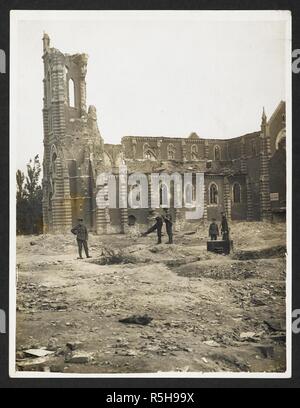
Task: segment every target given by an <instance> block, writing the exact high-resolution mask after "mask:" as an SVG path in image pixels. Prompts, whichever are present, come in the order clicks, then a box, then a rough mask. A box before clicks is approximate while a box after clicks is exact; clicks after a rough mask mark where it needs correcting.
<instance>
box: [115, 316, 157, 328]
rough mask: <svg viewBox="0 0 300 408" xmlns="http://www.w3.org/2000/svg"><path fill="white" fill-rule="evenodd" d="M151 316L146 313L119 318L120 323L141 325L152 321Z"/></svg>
mask: <svg viewBox="0 0 300 408" xmlns="http://www.w3.org/2000/svg"><path fill="white" fill-rule="evenodd" d="M152 320H153V318H152V317H149V316H148V315H147V314H146V315H144V316H138V315H133V316H130V317H126V318H125V319H120V320H119V322H120V323H125V324H139V325H141V326H147V325H148V324H150V323H151V322H152Z"/></svg>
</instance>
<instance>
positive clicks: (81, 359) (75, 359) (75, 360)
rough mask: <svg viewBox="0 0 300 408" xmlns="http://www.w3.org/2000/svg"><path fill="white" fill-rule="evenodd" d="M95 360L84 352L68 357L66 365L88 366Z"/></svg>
mask: <svg viewBox="0 0 300 408" xmlns="http://www.w3.org/2000/svg"><path fill="white" fill-rule="evenodd" d="M92 360H93V357H92V355H91V354H89V353H84V352H80V353H79V352H77V353H73V354H72V355H70V356H67V357H66V360H65V361H66V363H69V364H87V363H90V362H91V361H92Z"/></svg>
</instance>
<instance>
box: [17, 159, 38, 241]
mask: <svg viewBox="0 0 300 408" xmlns="http://www.w3.org/2000/svg"><path fill="white" fill-rule="evenodd" d="M40 175H41V165H40V161H39V156H38V155H37V156H35V158H34V159H33V160H31V159H30V161H29V163H28V164H27V176H26V178H25V175H24V173H22V172H21V171H20V170H18V171H17V174H16V181H17V233H18V234H38V233H41V232H42V225H43V224H42V223H43V221H42V220H43V211H42V199H43V192H42V187H41V183H40Z"/></svg>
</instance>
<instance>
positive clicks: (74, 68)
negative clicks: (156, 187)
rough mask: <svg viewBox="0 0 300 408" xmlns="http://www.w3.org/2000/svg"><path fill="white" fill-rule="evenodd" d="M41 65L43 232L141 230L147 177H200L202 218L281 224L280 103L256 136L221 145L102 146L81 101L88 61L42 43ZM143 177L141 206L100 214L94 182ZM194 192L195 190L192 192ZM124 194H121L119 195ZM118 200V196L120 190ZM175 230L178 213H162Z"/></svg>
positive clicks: (180, 219) (194, 140)
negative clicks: (123, 175) (79, 226)
mask: <svg viewBox="0 0 300 408" xmlns="http://www.w3.org/2000/svg"><path fill="white" fill-rule="evenodd" d="M43 48H44V54H43V61H44V107H43V122H44V160H43V219H44V232H45V233H48V232H51V233H64V232H69V231H70V229H71V227H72V225H73V224H74V223H76V220H77V218H79V217H80V218H83V219H84V221H85V223H86V225H87V226H88V228H89V229H90V230H91V231H93V232H95V233H97V234H106V233H126V232H127V231H128V230H129V229H130V228H131V227H133V226H134V227H135V228H140V229H141V230H144V229H145V228H146V226H148V225H149V223H151V222H152V219H153V215H154V214H155V213H157V211H159V210H158V209H152V208H151V204H150V201H151V200H150V197H151V182H150V175H151V174H152V173H159V174H173V173H174V172H178V173H180V174H185V173H193V174H196V173H203V174H204V181H205V186H204V215H203V219H202V220H197V221H193V222H198V223H199V222H201V221H203V220H204V221H205V220H210V219H212V218H216V219H219V218H220V214H221V212H222V211H224V212H226V214H227V216H228V218H229V219H230V220H233V221H235V220H236V221H242V220H247V221H255V220H257V221H259V220H261V221H266V220H277V219H284V216H285V208H286V149H285V140H286V112H285V111H286V109H285V102H283V101H281V102H280V103H279V105H278V107H277V109H276V111H275V112H274V113H273V115H272V116H271V117H270V119H269V120H268V118H267V116H266V114H265V112H263V115H262V119H261V126H260V129H259V130H258V131H257V132H254V133H249V134H246V135H243V136H240V137H237V138H232V139H229V140H220V139H203V138H201V137H199V136H198V135H197V134H196V133H191V134H190V135H189V136H188V137H183V138H166V137H143V136H125V137H123V139H122V141H121V144H120V145H111V144H106V143H105V142H104V140H103V138H102V136H101V134H100V131H99V128H98V123H97V112H96V108H95V107H93V106H90V107H87V103H86V73H87V63H88V56H87V55H86V54H76V55H69V54H64V53H62V52H60V51H59V50H57V49H55V48H52V47H51V46H50V38H49V36H48V35H47V34H45V35H44V38H43ZM124 165H126V167H127V168H128V173H129V174H130V173H134V172H140V173H143V174H145V175H146V176H147V177H148V178H149V208H140V209H131V208H114V209H110V208H101V207H99V206H98V205H97V202H96V197H97V192H98V189H99V187H100V188H102V189H104V190H105V189H107V190H108V185H107V181H105V180H104V181H103V185H102V186H99V185H97V182H96V181H97V177H98V176H99V175H100V174H103V173H109V172H110V173H112V174H114V175H115V176H116V179H117V180H118V177H119V168H120V166H124ZM193 187H195V186H193ZM124 193H125V192H124ZM121 194H122V192H121ZM169 211H171V212H172V216H173V219H174V221H175V224H176V226H177V228H178V229H179V228H181V227H182V225H183V224H184V223H185V222H186V221H185V219H184V211H185V210H184V209H178V208H170V209H169Z"/></svg>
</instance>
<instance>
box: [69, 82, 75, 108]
mask: <svg viewBox="0 0 300 408" xmlns="http://www.w3.org/2000/svg"><path fill="white" fill-rule="evenodd" d="M68 94H69V105H70V107H71V108H75V82H74V80H73V79H72V78H70V79H69V82H68Z"/></svg>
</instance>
